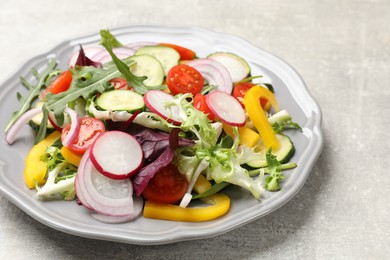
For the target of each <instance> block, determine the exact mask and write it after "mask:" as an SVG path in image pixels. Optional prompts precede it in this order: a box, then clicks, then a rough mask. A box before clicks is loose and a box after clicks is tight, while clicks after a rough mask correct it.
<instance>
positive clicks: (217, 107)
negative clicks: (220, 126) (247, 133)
mask: <svg viewBox="0 0 390 260" xmlns="http://www.w3.org/2000/svg"><path fill="white" fill-rule="evenodd" d="M206 103H207V106H208V107H209V108H210V110H211V112H212V113H213V114H214V115H215V116H216V117H218V118H219V119H221V121H222V122H224V123H226V124H229V125H231V126H244V125H245V122H246V115H245V111H244V109H243V108H242V106H241V103H240V102H239V101H238V100H237V99H236V98H235V97H233V96H231V95H229V94H227V93H225V92H222V91H214V92H211V93H210V94H208V95H207V96H206Z"/></svg>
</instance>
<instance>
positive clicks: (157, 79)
mask: <svg viewBox="0 0 390 260" xmlns="http://www.w3.org/2000/svg"><path fill="white" fill-rule="evenodd" d="M129 60H132V61H135V64H133V65H131V66H130V71H131V72H132V73H133V74H134V75H136V76H138V77H142V76H146V77H148V78H147V79H146V80H144V84H145V85H146V86H148V87H154V86H159V85H161V84H162V83H163V81H164V69H163V67H162V65H161V63H160V62H159V61H158V60H157V59H156V58H154V57H153V56H151V55H146V54H143V55H136V56H132V57H130V58H129Z"/></svg>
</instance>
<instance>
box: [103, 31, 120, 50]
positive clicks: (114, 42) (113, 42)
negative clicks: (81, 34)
mask: <svg viewBox="0 0 390 260" xmlns="http://www.w3.org/2000/svg"><path fill="white" fill-rule="evenodd" d="M100 35H101V37H102V41H105V42H106V43H107V44H109V46H111V48H117V47H122V46H123V44H122V43H120V42H119V41H118V39H117V38H115V36H114V35H112V33H111V32H110V31H109V30H100Z"/></svg>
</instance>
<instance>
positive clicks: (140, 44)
mask: <svg viewBox="0 0 390 260" xmlns="http://www.w3.org/2000/svg"><path fill="white" fill-rule="evenodd" d="M157 44H158V43H157V42H132V43H128V44H126V47H127V48H130V49H133V50H135V51H136V50H138V49H139V48H142V47H145V46H155V45H157Z"/></svg>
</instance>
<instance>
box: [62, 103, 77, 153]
mask: <svg viewBox="0 0 390 260" xmlns="http://www.w3.org/2000/svg"><path fill="white" fill-rule="evenodd" d="M64 112H66V113H67V114H68V115H69V116H70V122H71V124H70V129H69V132H68V134H67V135H66V137H65V138H64V140H62V144H63V145H64V146H65V147H68V146H69V145H70V144H72V142H73V141H74V139H75V138H76V137H77V135H78V134H79V130H80V119H79V116H78V114H77V113H76V111H74V110H73V109H71V108H69V107H66V108H65V110H64Z"/></svg>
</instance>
